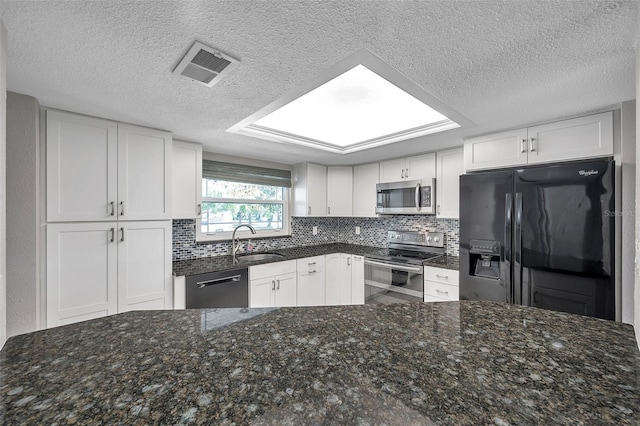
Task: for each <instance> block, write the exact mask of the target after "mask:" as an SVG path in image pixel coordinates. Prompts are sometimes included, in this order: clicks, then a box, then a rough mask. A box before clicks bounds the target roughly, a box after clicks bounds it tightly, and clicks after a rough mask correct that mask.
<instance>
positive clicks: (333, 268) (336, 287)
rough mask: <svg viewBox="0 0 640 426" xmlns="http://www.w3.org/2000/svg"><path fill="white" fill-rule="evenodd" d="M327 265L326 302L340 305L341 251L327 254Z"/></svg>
mask: <svg viewBox="0 0 640 426" xmlns="http://www.w3.org/2000/svg"><path fill="white" fill-rule="evenodd" d="M325 265H326V274H325V277H326V280H325V281H326V287H325V298H324V300H325V303H326V304H327V305H339V304H340V300H341V296H340V286H341V276H340V275H341V268H340V267H341V265H340V253H332V254H328V255H326V256H325Z"/></svg>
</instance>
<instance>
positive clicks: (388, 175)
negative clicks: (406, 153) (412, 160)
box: [380, 158, 405, 183]
mask: <svg viewBox="0 0 640 426" xmlns="http://www.w3.org/2000/svg"><path fill="white" fill-rule="evenodd" d="M404 169H405V161H404V158H400V159H397V160H389V161H381V162H380V182H381V183H385V182H398V181H401V180H404Z"/></svg>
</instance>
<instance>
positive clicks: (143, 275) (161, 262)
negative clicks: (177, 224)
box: [117, 221, 173, 312]
mask: <svg viewBox="0 0 640 426" xmlns="http://www.w3.org/2000/svg"><path fill="white" fill-rule="evenodd" d="M171 231H172V228H171V222H170V221H156V222H119V223H118V232H117V241H118V312H127V311H133V310H146V309H172V308H173V294H172V292H171V282H172V281H171Z"/></svg>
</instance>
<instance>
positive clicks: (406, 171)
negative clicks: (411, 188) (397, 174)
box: [404, 169, 409, 178]
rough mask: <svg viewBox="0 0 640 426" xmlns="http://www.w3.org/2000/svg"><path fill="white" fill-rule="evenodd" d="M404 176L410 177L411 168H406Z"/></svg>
mask: <svg viewBox="0 0 640 426" xmlns="http://www.w3.org/2000/svg"><path fill="white" fill-rule="evenodd" d="M404 177H405V178H408V177H409V169H404Z"/></svg>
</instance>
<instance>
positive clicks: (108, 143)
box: [46, 111, 118, 222]
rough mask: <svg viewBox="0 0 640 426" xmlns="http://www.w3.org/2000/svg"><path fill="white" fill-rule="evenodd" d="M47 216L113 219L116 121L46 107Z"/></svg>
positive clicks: (115, 194) (53, 217) (73, 218)
mask: <svg viewBox="0 0 640 426" xmlns="http://www.w3.org/2000/svg"><path fill="white" fill-rule="evenodd" d="M46 114H47V130H46V135H47V160H46V161H47V220H48V221H49V222H62V221H89V220H91V221H105V220H115V219H116V203H117V201H118V199H117V196H118V195H117V180H116V176H117V173H118V157H117V155H118V154H117V153H118V125H117V123H115V122H113V121H108V120H101V119H98V118H93V117H85V116H81V115H76V114H69V113H64V112H59V111H47V112H46Z"/></svg>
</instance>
